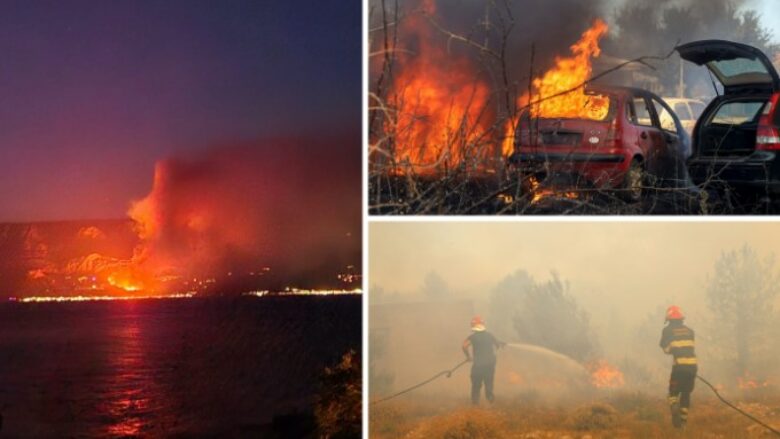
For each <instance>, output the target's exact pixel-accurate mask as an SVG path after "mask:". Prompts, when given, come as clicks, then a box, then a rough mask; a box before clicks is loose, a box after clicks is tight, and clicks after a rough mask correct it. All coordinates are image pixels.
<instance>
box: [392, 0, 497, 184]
mask: <svg viewBox="0 0 780 439" xmlns="http://www.w3.org/2000/svg"><path fill="white" fill-rule="evenodd" d="M422 9H423V11H424V12H423V14H424V15H421V14H417V15H414V16H410V17H408V18H407V19H406V20H405V21H404V22H403V23H402V26H403V31H402V33H403V34H404V35H409V36H411V37H412V38H413V39H415V41H417V43H418V47H417V50H416V53H415V54H414V56H412V57H407V56H404V54H401V55H399V59H398V62H399V64H400V69H399V73H398V74H397V76H396V77H395V79H394V81H393V85H392V90H393V91H392V92H391V97H390V98H389V100H390V101H391V102H390V103H391V104H393V106H395V108H396V109H397V110H398V111H397V116H396V117H395V118H391V119H389V120H388V122H387V124H386V126H385V130H386V132H388V133H392V134H393V135H394V141H395V143H394V145H395V160H396V161H397V162H408V163H410V164H411V165H412V167H413V168H414V170H415V171H416V172H423V173H424V172H433V171H435V170H436V168H440V169H442V168H444V167H453V166H456V165H457V164H459V163H462V162H463V161H464V160H474V159H476V160H477V161H479V160H481V159H484V158H486V157H487V156H488V155H489V153H490V151H488V148H485V147H484V146H483V147H480V146H479V145H478V144H479V143H480V139H481V138H482V137H483V136H484V135H485V133H486V131H487V128H488V125H489V121H488V120H487V119H488V118H487V117H486V115H485V114H484V113H485V110H486V106H487V101H488V95H489V89H488V86H487V85H486V84H485V83H484V82H483V81H481V80H479V79H478V74H477V71H476V70H475V68H474V67H473V66H472V62H471V61H470V60H469V59H467V58H466V57H463V56H456V55H453V54H452V53H448V52H447V46H446V42H444V41H442V39H440V38H439V39H437V38H435V36H436V32H437V31H436V30H435V29H434V28H433V27H432V25H431V24H430V23H429V22H428V20H427V19H426V17H425V16H426V15H433V14H435V12H436V8H435V5H434V2H433V1H432V0H424V1H423V5H422Z"/></svg>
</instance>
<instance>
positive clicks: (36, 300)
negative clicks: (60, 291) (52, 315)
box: [11, 293, 195, 303]
mask: <svg viewBox="0 0 780 439" xmlns="http://www.w3.org/2000/svg"><path fill="white" fill-rule="evenodd" d="M191 297H195V294H193V293H180V294H166V295H153V296H146V295H125V296H30V297H23V298H13V299H12V300H11V301H12V302H22V303H45V302H104V301H115V300H143V299H189V298H191Z"/></svg>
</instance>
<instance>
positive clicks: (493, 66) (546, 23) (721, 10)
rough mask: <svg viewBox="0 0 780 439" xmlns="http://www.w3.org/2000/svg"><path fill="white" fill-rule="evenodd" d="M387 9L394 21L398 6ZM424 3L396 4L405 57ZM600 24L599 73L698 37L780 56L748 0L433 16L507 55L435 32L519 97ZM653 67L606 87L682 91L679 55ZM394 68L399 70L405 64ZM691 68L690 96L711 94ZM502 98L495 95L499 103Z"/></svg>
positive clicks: (521, 7)
mask: <svg viewBox="0 0 780 439" xmlns="http://www.w3.org/2000/svg"><path fill="white" fill-rule="evenodd" d="M384 3H385V9H386V11H387V14H389V15H390V16H391V17H390V18H389V21H390V22H391V23H392V22H393V18H392V17H393V15H394V13H395V5H396V3H395V2H391V1H385V2H384ZM372 4H373V6H374V7H373V8H372V10H371V11H372V12H371V20H372V23H371V24H372V25H371V28H372V29H375V31H374V32H372V35H371V41H372V44H373V46H374V47H373V49H374V52H376V53H381V49H382V46H383V44H384V39H383V38H382V35H381V32H382V31H381V29H382V13H381V11H382V10H381V5H380V2H378V1H373V2H372ZM420 5H421V1H419V0H401V1H399V2H398V11H399V12H398V15H399V16H400V17H401V19H400V26H399V28H398V31H397V36H396V35H395V32H393V31H391V32H392V33H393V37H394V38H395V39H396V40H397V42H394V41H395V40H393V39H391V40H390V41H391V44H395V45H396V47H397V49H398V51H399V53H403V54H404V56H407V55H408V54H409V53H411V54H415V53H417V51H416V48H417V47H418V42H417V41H416V36H415V35H407V34H405V33H404V28H403V20H404V19H405V18H406V19H408V17H409V16H411V15H414V14H419V13H422V12H421V11H424V8H421V7H420ZM596 18H602V19H606V20H607V21H608V22H609V23H610V32H609V35H608V37H607V38H605V40H604V41H603V49H604V51H603V56H602V57H601V60H599V64H597V66H596V69H595V72H594V73H596V74H598V73H599V71H604V70H606V69H609V68H613V67H615V66H616V65H617V64H618V63H620V62H622V61H625V60H630V59H635V58H638V57H640V56H660V57H664V56H666V55H668V54H670V52H671V51H672V50H673V48H674V47H675V46H676V45H677V44H680V43H685V42H689V41H694V40H699V39H710V38H718V39H726V40H733V41H739V42H742V43H746V44H750V45H754V46H756V47H758V48H760V49H762V50H764V51H766V52H767V53H768V56H769V57H770V58H773V57H774V56H775V53H776V52H777V51H778V46H777V45H776V44H773V43H772V41H771V31H769V30H767V29H764V28H762V27H761V25H760V23H759V16H758V14H757V13H756V12H755V11H753V10H750V9H749V5H748V3H747V2H746V1H744V0H661V1H655V0H638V1H637V0H631V1H616V0H585V1H580V0H556V1H554V2H550V1H546V0H519V1H512V2H507V3H506V4H504V3H502V2H488V1H484V0H460V1H448V2H436V13H435V15H434V16H433V17H432V19H433V20H434V21H435V22H436V23H438V24H439V25H440V27H441V28H443V29H446V30H447V31H451V32H453V33H455V34H457V35H460V36H463V37H465V38H468V39H469V40H471V41H473V42H475V43H478V44H482V45H485V46H487V47H488V49H490V50H491V51H493V52H494V53H497V54H503V58H504V63H503V64H502V63H498V62H495V60H492V59H491V57H490V56H484V54H482V53H480V51H479V50H477V49H475V48H474V47H473V46H470V45H468V44H464V43H463V42H461V41H458V40H455V39H451V38H448V36H447V35H445V34H444V33H442V32H438V34H439V35H438V36H437V38H438V40H439V44H441V45H442V46H443V47H447V50H448V51H450V52H451V53H452V54H453V55H460V54H468V56H469V57H470V58H471V59H472V60H473V62H474V65H475V66H476V67H479V69H478V70H479V71H480V75H482V76H483V79H484V80H485V81H487V82H489V83H492V84H493V86H494V87H493V88H494V90H497V91H498V90H502V89H503V87H504V81H505V79H504V78H503V73H502V72H501V70H503V69H504V68H506V73H507V75H506V76H507V77H506V82H507V84H506V85H508V86H509V87H510V92H514V93H515V94H517V95H520V94H522V93H523V91H524V89H525V88H527V86H528V79H529V74H530V73H531V72H532V71H533V74H534V76H539V75H540V74H541V73H542V72H544V71H545V70H546V69H548V68H550V67H551V66H552V63H553V61H554V59H555V57H556V56H559V55H567V54H568V49H569V46H570V45H571V44H572V43H574V42H575V41H577V39H578V38H579V36H580V35H581V34H582V32H583V31H584V30H585V29H587V28H588V27H589V26H590V25H591V24H592V23H593V21H594V20H595V19H596ZM505 36H506V38H505ZM532 48H533V55H532ZM378 58H379V57H375V59H373V60H372V74H373V76H374V78H376V77H377V74H378V73H379V71H380V70H379V67H380V63H379V61H380V60H379V59H378ZM532 61H533V64H531V62H532ZM652 64H653V67H654V69H651V68H647V67H641V66H639V65H635V66H634V68H635V69H638V71H639V72H640V73H639V74H638V75H626V74H624V72H621V73H619V74H612V75H608V76H607V77H606V78H604V81H603V82H606V83H613V84H617V85H632V84H633V85H638V86H641V87H644V88H649V89H652V91H655V92H657V93H659V94H666V93H674V92H677V84H678V83H679V57H677V55H676V54H674V55H672V56H670V57H669V58H668V59H666V60H658V61H653V62H652ZM396 68H398V69H401V70H402V69H403V66H400V67H399V66H396ZM686 68H687V70H688V71H686V72H685V79H686V83H689V85H687V86H686V87H687V90H686V92H687V94H689V95H692V94H702V93H705V92H711V85H710V84H709V82H707V85H710V89H703V86H702V82H703V79H706V75H704V76H703V74H704V72H703V71H700V69H697V68H695V67H694V66H692V65H688V66H686ZM627 70H631V69H627ZM640 78H641V79H640ZM499 98H500V97H499V96H496V102H498V100H499Z"/></svg>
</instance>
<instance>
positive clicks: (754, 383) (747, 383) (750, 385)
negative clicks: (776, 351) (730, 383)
mask: <svg viewBox="0 0 780 439" xmlns="http://www.w3.org/2000/svg"><path fill="white" fill-rule="evenodd" d="M737 386H739V388H740V389H746V390H747V389H760V388H763V387H769V381H759V380H758V379H756V378H755V377H753V376H752V375H751V374H750V373H746V374H745V376H743V377H737Z"/></svg>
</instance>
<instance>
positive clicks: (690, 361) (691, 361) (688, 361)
mask: <svg viewBox="0 0 780 439" xmlns="http://www.w3.org/2000/svg"><path fill="white" fill-rule="evenodd" d="M674 362H675V364H696V357H681V358H675V359H674Z"/></svg>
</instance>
